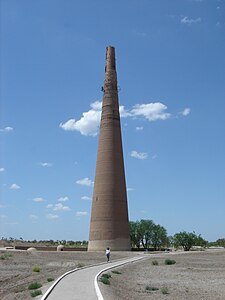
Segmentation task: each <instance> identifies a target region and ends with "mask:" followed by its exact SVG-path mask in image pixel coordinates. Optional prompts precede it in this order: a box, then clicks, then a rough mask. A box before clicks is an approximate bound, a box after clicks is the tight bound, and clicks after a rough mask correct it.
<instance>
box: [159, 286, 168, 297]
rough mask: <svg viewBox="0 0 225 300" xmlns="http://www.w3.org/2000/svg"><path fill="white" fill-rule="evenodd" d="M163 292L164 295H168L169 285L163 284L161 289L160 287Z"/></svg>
mask: <svg viewBox="0 0 225 300" xmlns="http://www.w3.org/2000/svg"><path fill="white" fill-rule="evenodd" d="M160 291H161V293H162V294H164V295H167V294H169V289H168V287H167V286H163V287H162V288H161V289H160Z"/></svg>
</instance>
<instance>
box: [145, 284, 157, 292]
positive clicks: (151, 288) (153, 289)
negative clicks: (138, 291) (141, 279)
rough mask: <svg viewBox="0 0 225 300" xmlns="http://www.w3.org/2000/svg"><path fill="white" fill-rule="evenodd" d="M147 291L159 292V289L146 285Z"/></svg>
mask: <svg viewBox="0 0 225 300" xmlns="http://www.w3.org/2000/svg"><path fill="white" fill-rule="evenodd" d="M145 290H146V291H150V292H154V291H158V288H157V287H154V286H150V285H146V287H145Z"/></svg>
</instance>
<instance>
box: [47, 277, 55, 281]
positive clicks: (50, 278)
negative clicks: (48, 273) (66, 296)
mask: <svg viewBox="0 0 225 300" xmlns="http://www.w3.org/2000/svg"><path fill="white" fill-rule="evenodd" d="M54 280H55V279H54V278H52V277H49V278H47V281H48V282H51V281H54Z"/></svg>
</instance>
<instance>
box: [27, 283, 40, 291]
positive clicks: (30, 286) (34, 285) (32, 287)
mask: <svg viewBox="0 0 225 300" xmlns="http://www.w3.org/2000/svg"><path fill="white" fill-rule="evenodd" d="M40 287H42V285H41V284H40V283H38V282H33V283H31V284H30V285H29V286H28V290H36V289H39V288H40Z"/></svg>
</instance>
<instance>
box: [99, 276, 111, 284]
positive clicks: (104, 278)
mask: <svg viewBox="0 0 225 300" xmlns="http://www.w3.org/2000/svg"><path fill="white" fill-rule="evenodd" d="M100 282H102V283H104V284H110V281H109V279H108V278H106V277H101V278H100Z"/></svg>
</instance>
